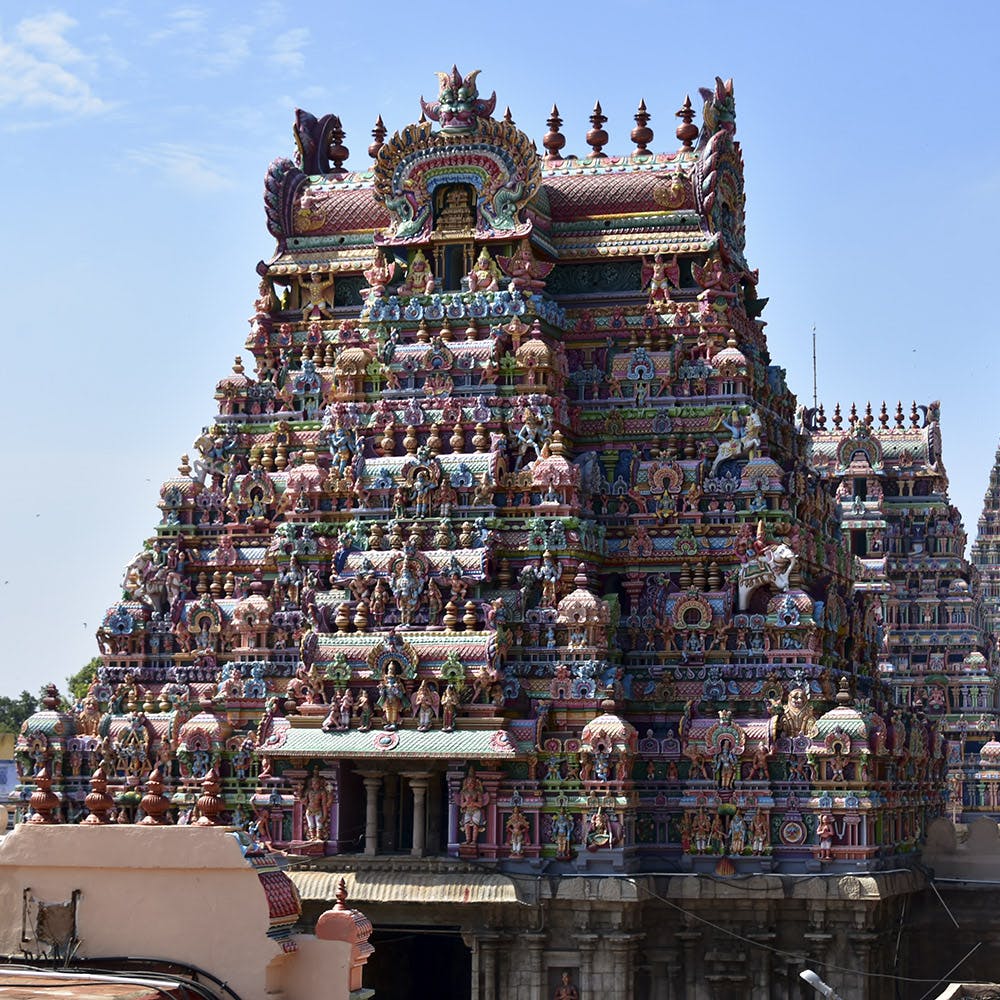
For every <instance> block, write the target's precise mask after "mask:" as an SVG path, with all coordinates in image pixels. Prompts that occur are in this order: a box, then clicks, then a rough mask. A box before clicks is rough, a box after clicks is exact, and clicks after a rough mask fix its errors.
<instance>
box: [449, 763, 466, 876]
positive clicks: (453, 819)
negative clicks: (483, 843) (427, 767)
mask: <svg viewBox="0 0 1000 1000" xmlns="http://www.w3.org/2000/svg"><path fill="white" fill-rule="evenodd" d="M463 777H464V775H463V774H462V773H461V772H460V771H449V772H448V774H447V781H448V853H449V854H450V855H451V856H452V857H455V858H457V857H458V846H459V841H460V840H461V835H460V834H459V831H458V793H459V790H460V789H461V787H462V779H463Z"/></svg>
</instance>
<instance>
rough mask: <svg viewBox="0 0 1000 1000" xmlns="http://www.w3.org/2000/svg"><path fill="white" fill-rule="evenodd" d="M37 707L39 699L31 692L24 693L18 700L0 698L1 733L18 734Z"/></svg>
mask: <svg viewBox="0 0 1000 1000" xmlns="http://www.w3.org/2000/svg"><path fill="white" fill-rule="evenodd" d="M37 706H38V702H37V699H36V698H35V696H34V695H33V694H32V693H31V692H30V691H22V692H21V694H20V695H19V696H18V697H17V698H7V697H4V696H0V733H16V732H17V731H18V730H19V729H20V728H21V723H22V722H24V720H25V719H26V718H28V716H29V715H31V714H32V713H33V712H34V711H35V710H36V708H37Z"/></svg>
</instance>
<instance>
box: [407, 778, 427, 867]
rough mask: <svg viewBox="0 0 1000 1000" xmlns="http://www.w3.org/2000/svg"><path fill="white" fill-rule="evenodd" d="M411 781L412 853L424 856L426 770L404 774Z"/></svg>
mask: <svg viewBox="0 0 1000 1000" xmlns="http://www.w3.org/2000/svg"><path fill="white" fill-rule="evenodd" d="M403 777H404V778H407V779H408V780H409V782H410V791H412V792H413V847H412V848H411V849H410V854H412V855H413V857H415V858H422V857H423V856H424V854H425V853H426V843H427V839H426V833H427V780H428V778H429V777H430V775H429V774H428V773H427V772H426V771H407V772H405V773H404V775H403Z"/></svg>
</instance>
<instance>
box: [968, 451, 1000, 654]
mask: <svg viewBox="0 0 1000 1000" xmlns="http://www.w3.org/2000/svg"><path fill="white" fill-rule="evenodd" d="M970 558H971V560H972V564H973V565H974V566H975V567H976V569H977V570H978V571H979V577H980V585H979V587H980V593H981V594H982V598H983V608H984V610H985V612H986V620H987V623H988V624H989V626H990V631H991V632H992V634H993V636H994V637H998V636H1000V448H998V449H997V454H996V460H995V462H994V463H993V468H992V469H991V470H990V481H989V485H988V486H987V487H986V496H985V497H984V498H983V510H982V513H981V514H980V515H979V525H978V530H977V532H976V540H975V542H974V543H973V545H972V552H971V554H970Z"/></svg>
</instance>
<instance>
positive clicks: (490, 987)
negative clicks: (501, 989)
mask: <svg viewBox="0 0 1000 1000" xmlns="http://www.w3.org/2000/svg"><path fill="white" fill-rule="evenodd" d="M479 951H480V955H481V964H482V969H483V992H482V994H481V995H480V1000H497V939H496V937H495V936H493V935H483V936H481V937H480V938H479Z"/></svg>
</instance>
